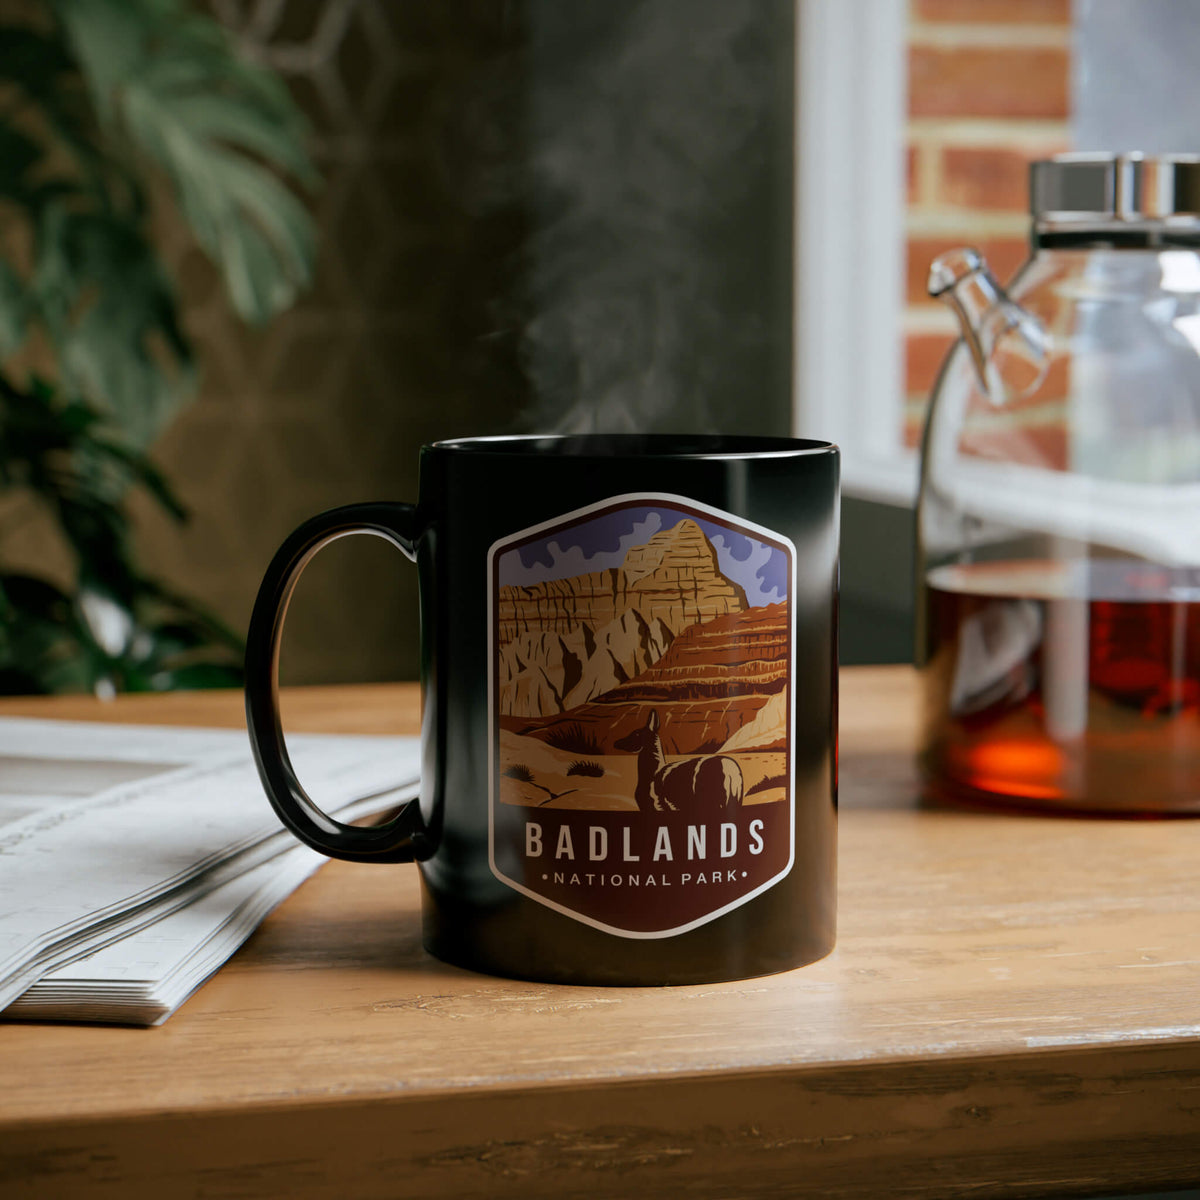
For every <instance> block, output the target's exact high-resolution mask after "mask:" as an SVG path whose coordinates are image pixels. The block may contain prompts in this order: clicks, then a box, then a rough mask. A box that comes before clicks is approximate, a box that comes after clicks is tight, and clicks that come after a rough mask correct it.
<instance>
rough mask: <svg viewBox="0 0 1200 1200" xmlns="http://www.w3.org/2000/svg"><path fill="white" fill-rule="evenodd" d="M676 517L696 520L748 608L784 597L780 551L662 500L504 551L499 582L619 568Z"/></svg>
mask: <svg viewBox="0 0 1200 1200" xmlns="http://www.w3.org/2000/svg"><path fill="white" fill-rule="evenodd" d="M680 521H695V523H696V524H697V525H699V526H700V528H701V529H702V530H704V535H705V537H707V538H708V540H709V541H710V542H711V543H712V545H713V549H714V550H716V552H717V564H718V566H719V567H720V568H721V571H722V573H723V574H724V575H725V576H726V578H728V579H732V580H733V581H734V582H735V583H737V584H740V585H741V587H742V589H743V590H744V591H745V593H746V600H747V601H748V603H749V604H750V606H751V608H760V607H762V606H763V605H765V604H777V603H778V602H779V601H780V600H783V599H784V598H785V597H786V596H787V586H788V564H787V556H786V555H785V554H784V552H783V551H782V550H780V549H778V548H776V547H774V546H768V545H766V544H765V543H763V542H760V541H758V540H757V539H756V538H753V537H750V536H748V535H747V534H743V533H738V532H736V531H734V530H732V529H728V528H726V527H725V526H724V525H722V524H720V523H719V522H716V521H711V520H708V519H706V518H704V517H695V516H693V515H692V514H691V513H685V512H681V511H679V509H676V508H671V507H670V506H669V505H663V504H646V505H634V506H633V507H630V508H622V509H618V510H617V511H616V512H609V513H604V514H602V515H601V516H598V517H593V518H592V519H591V520H587V519H585V520H583V521H581V522H580V523H579V524H577V525H572V526H569V527H568V528H565V529H557V530H555V531H554V532H553V533H551V534H550V535H548V536H547V537H545V538H540V539H538V540H535V541H532V542H527V543H526V544H525V545H524V546H521V547H520V548H519V549H515V550H508V551H505V553H503V554H502V555H501V556H500V586H501V587H510V586H527V585H529V584H531V583H542V582H544V581H545V580H547V579H565V578H567V577H569V576H571V575H582V574H584V573H586V572H588V571H602V570H606V569H608V568H610V567H619V566H620V565H621V564H622V563H623V562H624V561H625V555H626V553H628V551H629V550H630V549H631V547H633V546H640V545H642V543H643V542H646V541H648V540H649V539H650V538H651V537H653V535H654V534H656V533H657V532H658V531H659V530H660V529H673V528H674V527H675V526H676V525H678V524H679V522H680Z"/></svg>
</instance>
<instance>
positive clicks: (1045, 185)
mask: <svg viewBox="0 0 1200 1200" xmlns="http://www.w3.org/2000/svg"><path fill="white" fill-rule="evenodd" d="M1029 209H1030V212H1031V213H1032V215H1033V219H1034V222H1035V224H1046V223H1053V224H1059V223H1063V224H1071V225H1076V226H1079V225H1097V224H1099V225H1110V224H1111V223H1113V222H1121V223H1126V222H1128V223H1133V224H1137V223H1143V222H1157V221H1170V220H1171V218H1184V219H1185V220H1187V221H1189V222H1190V221H1194V220H1196V219H1198V218H1200V155H1194V154H1159V155H1146V154H1138V153H1129V154H1059V155H1056V156H1055V157H1054V158H1048V159H1042V160H1040V161H1038V162H1035V163H1031V164H1030V169H1029Z"/></svg>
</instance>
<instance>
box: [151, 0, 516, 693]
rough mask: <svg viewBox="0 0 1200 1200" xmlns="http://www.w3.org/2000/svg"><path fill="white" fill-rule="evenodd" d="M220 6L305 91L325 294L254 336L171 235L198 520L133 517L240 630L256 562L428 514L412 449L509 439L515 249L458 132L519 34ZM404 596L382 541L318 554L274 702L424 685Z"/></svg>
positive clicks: (464, 25) (185, 465)
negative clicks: (293, 547)
mask: <svg viewBox="0 0 1200 1200" xmlns="http://www.w3.org/2000/svg"><path fill="white" fill-rule="evenodd" d="M211 8H212V11H213V12H214V13H215V14H216V15H217V16H218V17H219V18H220V19H221V20H222V21H223V22H224V23H225V24H226V25H227V26H228V27H229V28H230V29H232V30H233V31H234V32H235V34H236V35H237V36H238V38H239V39H240V40H241V42H242V44H243V46H244V47H245V49H246V50H247V52H248V53H250V54H251V55H253V56H255V57H258V58H259V59H261V60H263V61H265V62H267V63H269V64H271V65H272V66H273V67H275V68H276V69H277V70H278V71H280V73H281V74H282V75H283V76H284V78H285V79H286V80H287V81H288V83H289V85H290V86H291V87H292V88H293V89H294V93H295V95H296V97H297V99H298V100H299V102H300V103H301V105H302V107H303V108H304V110H305V112H306V113H307V114H308V116H309V119H310V121H311V123H312V127H313V137H314V146H315V153H316V158H317V162H318V166H319V168H320V170H321V172H322V175H323V178H324V183H323V186H322V187H321V188H320V190H319V191H318V192H317V193H316V195H315V196H313V197H312V205H313V209H314V212H315V214H316V218H317V222H318V227H319V235H320V243H319V244H320V247H321V249H320V260H319V264H318V271H317V279H316V283H315V286H314V288H313V290H312V292H311V293H310V294H309V295H307V296H306V297H305V298H304V300H303V302H302V303H301V304H300V305H299V306H298V307H296V308H295V309H294V310H293V311H291V312H289V313H287V314H286V315H284V316H283V317H281V318H280V319H278V320H277V321H275V322H273V323H271V324H270V325H268V326H267V327H265V328H259V329H247V328H245V327H243V326H241V325H239V324H238V323H237V321H236V320H235V319H234V318H233V317H232V316H231V315H230V314H229V311H228V307H227V305H226V303H225V301H224V298H223V296H222V295H221V292H220V288H219V286H218V282H217V280H216V278H215V275H214V273H213V272H212V270H211V268H210V267H209V266H208V264H207V263H206V261H205V260H204V259H203V257H202V256H201V255H200V254H199V253H198V252H197V251H195V250H194V249H192V248H191V247H190V245H189V243H188V240H187V238H186V236H185V235H184V233H183V231H182V230H180V229H177V228H173V227H168V228H165V229H164V230H163V237H164V239H165V241H166V244H167V247H168V257H169V259H170V261H171V263H172V266H173V268H174V271H175V273H176V276H177V278H178V279H179V281H180V286H181V291H182V295H183V298H184V301H185V310H186V320H187V325H188V328H189V330H190V331H191V333H192V335H193V337H194V338H195V341H196V345H197V350H198V352H199V357H200V361H201V363H202V364H203V384H202V388H201V392H200V395H199V399H198V400H197V402H196V403H195V404H194V405H193V406H192V407H191V408H189V409H188V410H187V411H186V412H184V413H183V414H182V415H181V416H180V418H179V419H178V420H177V421H176V422H175V424H174V425H173V426H172V427H171V428H170V429H169V430H168V431H167V432H166V434H165V435H164V436H163V437H162V439H161V440H160V442H159V443H158V445H157V446H156V448H155V449H156V454H157V456H158V458H159V460H160V461H161V463H162V464H163V466H164V468H165V469H166V471H167V473H168V475H169V477H170V478H172V479H173V480H174V481H176V483H177V486H178V488H179V490H180V492H181V494H182V496H183V497H184V500H185V502H186V503H187V504H188V505H189V507H190V509H191V511H192V520H191V521H190V523H189V524H188V526H187V527H185V528H184V529H183V531H182V532H180V531H179V530H178V529H177V528H176V527H175V526H173V525H170V524H168V523H167V522H166V521H165V520H163V519H161V518H160V517H158V516H157V515H156V514H154V513H152V512H150V511H148V510H145V509H143V510H141V511H140V514H139V515H140V523H141V532H142V543H141V544H142V547H143V552H144V555H145V557H146V559H147V562H148V565H150V566H151V567H152V568H153V569H155V570H156V571H158V572H159V573H161V574H163V575H164V576H166V577H167V578H169V579H171V580H172V581H173V582H174V583H176V584H177V585H179V586H181V587H184V588H186V589H188V590H190V591H191V592H192V593H194V594H196V595H198V596H200V597H202V598H203V599H205V600H206V601H208V602H209V603H210V604H211V605H213V606H214V607H215V608H216V609H217V610H218V611H219V612H220V613H222V614H223V615H224V616H225V617H226V619H228V620H229V621H230V622H231V623H232V624H234V625H235V626H237V627H239V628H244V627H245V623H246V620H247V618H248V614H249V609H250V605H251V603H252V600H253V593H254V589H255V587H256V585H257V581H258V578H259V576H260V574H261V571H262V569H263V567H264V566H265V564H266V562H267V559H268V558H269V556H270V554H271V552H272V551H273V549H274V548H275V546H276V545H277V544H278V543H279V542H280V540H281V539H282V538H283V537H284V536H285V535H286V533H287V532H288V531H289V530H290V529H291V528H292V527H293V526H294V525H296V524H297V523H298V522H299V521H300V520H302V519H303V518H304V517H305V516H307V515H309V514H311V513H313V512H316V511H317V510H319V509H322V508H325V507H328V506H332V505H335V504H342V503H349V502H353V501H358V500H366V499H379V498H394V499H413V498H415V491H416V465H417V449H418V447H419V446H420V445H421V444H422V443H423V442H426V441H430V440H434V439H437V438H439V437H446V436H452V435H462V434H470V433H483V432H494V431H499V430H504V429H507V428H509V427H511V425H512V423H513V419H514V417H515V415H516V414H517V412H518V411H519V409H520V407H521V393H520V376H519V373H518V372H517V371H516V370H515V367H514V365H513V362H512V357H513V356H512V353H511V352H510V350H509V349H508V347H507V345H506V339H505V337H504V336H503V334H502V332H498V329H499V327H498V325H497V321H498V317H497V311H498V307H497V305H498V301H497V297H498V296H501V295H503V294H504V292H505V290H506V289H505V286H504V281H503V278H502V276H503V273H504V271H505V270H506V269H507V268H506V266H505V264H506V262H507V261H508V260H509V259H510V258H511V255H510V252H509V247H508V245H507V244H506V241H505V238H506V236H509V235H507V234H506V233H505V231H504V224H503V213H502V212H500V213H497V210H496V207H495V206H492V209H491V210H490V212H489V217H490V218H491V219H490V220H488V221H482V222H481V221H480V220H479V219H478V217H479V214H478V213H477V212H475V211H473V209H472V204H471V203H469V202H468V200H467V199H465V197H468V196H469V195H470V190H469V188H464V186H463V177H462V172H463V167H462V166H461V164H462V163H464V162H466V163H471V164H473V166H472V169H479V167H480V164H483V165H484V166H486V164H487V162H488V160H489V157H490V156H494V155H495V154H496V153H497V151H498V150H499V149H502V148H500V147H496V146H495V145H492V144H491V142H490V141H489V139H490V138H491V134H490V131H489V130H488V129H487V128H483V129H480V130H477V131H471V130H467V131H466V133H464V131H463V129H462V128H460V127H459V125H460V121H459V118H460V115H461V114H462V113H463V112H464V111H468V110H470V108H471V106H472V105H474V104H476V103H477V100H476V97H477V89H478V88H479V87H481V86H484V85H485V84H486V81H487V80H488V79H489V77H491V76H492V75H494V74H495V72H497V71H504V70H506V69H507V64H508V60H509V58H510V57H511V55H512V54H513V53H514V52H515V49H516V48H517V47H518V46H519V44H520V39H521V34H522V31H521V28H520V25H519V22H517V21H516V20H515V19H513V18H512V16H511V15H510V14H507V13H506V6H505V5H502V4H501V5H496V4H491V5H482V6H478V11H477V12H476V13H474V14H473V15H472V13H471V12H470V11H469V10H471V8H472V5H470V4H467V5H459V4H455V5H447V4H445V3H443V2H442V0H404V2H403V3H395V2H384V0H292V2H290V3H285V2H283V0H257V2H255V3H248V2H242V0H212V4H211ZM464 16H466V17H471V19H462V18H463V17H464ZM491 116H492V119H493V120H496V121H503V120H504V118H505V114H504V113H503V112H502V111H499V110H497V111H495V112H493V113H492V114H491ZM473 138H474V139H475V140H474V141H473V140H472V139H473ZM491 140H492V141H494V139H491ZM497 216H499V218H500V219H499V220H497V219H496V218H497ZM413 575H414V572H412V569H411V567H410V566H409V565H408V564H407V563H406V562H404V561H403V559H402V558H401V556H400V555H398V554H396V553H395V552H394V551H392V550H390V548H389V547H387V546H386V545H385V544H384V543H382V542H377V541H376V540H375V539H354V540H352V541H351V542H348V543H339V544H337V545H335V546H333V547H330V548H329V549H328V550H327V551H326V552H325V553H324V554H323V555H321V556H319V557H318V558H317V559H316V560H315V561H314V563H313V565H312V566H311V567H310V568H309V570H308V572H306V575H305V579H304V581H303V583H302V584H301V587H300V589H299V592H298V594H297V598H296V601H295V603H294V605H293V608H292V612H291V613H290V615H289V623H288V634H289V636H288V640H287V641H286V643H285V653H284V663H283V669H284V678H285V681H290V682H334V681H342V680H371V679H387V678H413V677H415V676H416V673H417V646H416V632H415V631H416V586H415V579H414V578H413Z"/></svg>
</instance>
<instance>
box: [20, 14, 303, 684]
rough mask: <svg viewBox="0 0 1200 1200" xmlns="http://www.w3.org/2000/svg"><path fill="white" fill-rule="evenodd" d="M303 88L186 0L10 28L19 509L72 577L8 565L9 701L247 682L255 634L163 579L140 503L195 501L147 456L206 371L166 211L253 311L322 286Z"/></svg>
mask: <svg viewBox="0 0 1200 1200" xmlns="http://www.w3.org/2000/svg"><path fill="white" fill-rule="evenodd" d="M304 134H305V130H304V126H303V122H302V120H301V117H300V115H299V113H298V111H297V109H296V107H295V105H294V104H293V102H292V101H291V98H290V96H289V95H288V92H287V90H286V88H285V86H284V85H283V83H282V81H281V80H279V79H278V78H277V77H276V76H275V75H273V74H272V73H271V72H270V71H269V70H267V69H266V68H264V67H262V66H259V65H256V64H253V63H250V62H248V61H245V60H244V59H243V58H241V57H240V56H239V55H238V53H237V51H236V48H235V47H234V45H233V43H232V41H231V39H230V37H229V36H228V34H227V33H226V31H225V30H224V29H223V28H222V27H221V26H220V25H219V24H218V23H217V22H216V21H214V20H212V19H211V18H209V17H206V16H204V15H201V14H199V13H196V12H194V11H193V10H192V9H191V7H190V6H189V5H188V4H187V3H185V2H184V0H38V2H36V3H31V4H29V5H26V6H24V7H23V8H22V9H21V10H20V16H19V17H15V18H14V17H10V18H8V24H7V27H5V28H3V29H0V503H7V504H8V505H9V506H11V502H12V500H13V498H14V497H16V496H17V495H18V494H23V495H24V496H25V497H27V498H31V499H32V500H33V501H34V502H36V503H37V504H39V505H41V506H43V507H44V509H45V510H46V511H47V512H48V513H49V514H50V516H51V517H52V519H53V524H54V528H55V530H56V533H57V536H58V537H60V538H61V539H62V542H63V544H64V545H65V546H66V548H67V549H68V550H69V553H70V559H71V561H72V563H73V568H72V573H71V578H70V579H69V580H67V581H63V580H61V579H59V580H55V579H52V578H49V577H48V576H47V575H43V574H30V573H27V572H18V571H15V570H8V569H6V568H5V565H4V547H3V540H2V527H0V692H3V691H7V692H45V691H62V690H92V691H96V692H99V693H106V692H112V691H114V690H122V689H131V690H133V689H137V690H145V689H162V688H171V687H195V686H205V685H221V684H232V683H236V682H237V681H238V680H239V678H240V670H241V641H240V638H239V637H238V636H237V635H236V634H234V633H233V632H232V631H230V630H229V629H227V628H226V627H225V626H224V625H223V624H222V623H221V622H220V621H218V620H217V619H216V618H215V617H213V616H212V615H211V614H209V613H207V612H205V611H204V610H203V609H202V608H201V607H200V606H199V605H197V604H196V603H194V602H193V601H191V600H190V599H188V598H187V597H185V596H182V595H180V594H178V593H177V592H176V591H175V590H174V589H172V588H171V587H170V586H169V585H168V584H166V583H164V582H162V581H160V580H157V579H154V578H152V577H150V576H149V575H147V574H146V573H145V572H144V571H143V570H142V569H141V568H140V567H139V565H138V562H137V557H136V554H135V553H134V549H133V546H132V538H131V529H130V521H129V516H128V511H127V501H128V497H129V495H130V493H131V492H132V491H133V490H135V489H143V490H145V491H146V492H148V493H149V494H150V495H151V496H153V497H154V499H155V500H156V501H157V503H158V504H160V505H161V506H162V507H163V508H164V509H166V510H167V511H168V512H169V513H171V514H172V515H173V516H175V517H177V518H179V519H182V518H183V516H184V512H183V509H182V507H181V506H180V504H179V502H178V501H177V499H176V498H175V496H174V495H173V494H172V492H171V489H170V487H169V486H168V483H167V481H166V480H165V479H164V478H163V476H162V475H161V473H160V472H159V471H158V470H157V469H156V468H155V466H154V465H153V463H152V462H151V460H150V458H149V456H148V454H147V448H148V447H149V445H150V444H151V442H152V440H153V438H154V437H155V435H156V434H157V433H159V432H160V431H161V430H162V429H163V427H164V426H165V424H166V423H167V422H169V421H170V420H171V419H172V417H173V416H174V415H175V414H176V413H177V412H178V411H179V409H180V408H181V407H182V406H183V405H184V404H185V403H187V401H188V400H189V399H190V398H191V396H192V395H193V394H194V390H195V382H196V364H195V360H194V355H193V353H192V349H191V346H190V344H189V341H188V337H187V333H186V330H185V329H184V327H183V325H182V323H181V320H180V313H179V303H178V299H177V297H176V294H175V290H174V287H173V284H172V281H171V279H170V278H169V277H168V273H167V271H166V269H165V268H164V265H163V263H162V262H161V261H160V258H159V256H158V254H157V253H156V250H155V245H154V240H153V237H152V232H151V230H152V219H153V217H154V216H155V213H156V209H157V207H158V206H159V205H161V204H167V205H170V206H172V207H173V208H174V209H175V210H176V212H177V213H178V214H179V215H180V216H181V217H182V219H183V220H184V221H185V222H186V224H187V226H188V227H189V228H190V231H191V233H192V235H193V236H194V238H195V240H196V242H197V244H198V245H199V246H200V248H201V249H202V250H203V251H204V253H205V254H206V255H207V256H208V257H209V258H210V259H211V260H212V262H213V263H214V265H215V266H216V267H217V269H218V270H219V272H220V275H221V278H222V280H223V283H224V287H225V291H226V293H227V295H228V299H229V302H230V303H231V304H232V306H233V308H234V309H235V310H236V312H237V313H238V314H239V316H240V317H241V318H243V319H244V320H246V321H249V322H262V321H266V320H269V319H270V318H271V317H273V316H275V315H276V314H278V313H279V312H280V311H282V310H283V309H285V308H287V307H288V306H289V305H290V304H292V303H293V301H294V300H295V298H296V296H297V295H298V293H299V292H300V291H301V290H302V289H303V288H304V287H305V286H306V285H307V283H308V282H309V280H310V277H311V272H312V266H313V260H314V255H315V245H314V231H313V225H312V222H311V219H310V217H309V215H308V212H307V210H306V209H305V207H304V205H303V203H302V201H301V200H300V199H299V198H298V196H297V194H296V191H295V190H294V189H295V187H296V186H297V185H299V186H311V185H312V184H313V183H314V182H315V175H314V171H313V167H312V164H311V162H310V159H309V156H308V154H307V151H306V148H305V136H304Z"/></svg>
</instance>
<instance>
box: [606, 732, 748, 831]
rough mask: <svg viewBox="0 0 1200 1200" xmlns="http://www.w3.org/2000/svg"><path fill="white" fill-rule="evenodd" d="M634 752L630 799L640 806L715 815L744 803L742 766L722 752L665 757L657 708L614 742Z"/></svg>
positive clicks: (623, 748)
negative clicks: (634, 782) (634, 784)
mask: <svg viewBox="0 0 1200 1200" xmlns="http://www.w3.org/2000/svg"><path fill="white" fill-rule="evenodd" d="M615 745H616V748H617V749H618V750H628V751H632V752H634V753H636V754H637V756H638V764H637V768H638V776H637V790H636V791H635V792H634V799H635V800H636V801H637V806H638V808H639V809H641V811H642V812H677V811H680V810H682V811H684V812H691V813H695V814H696V815H698V816H717V815H719V814H720V813H721V812H723V811H725V810H727V809H735V808H740V807H741V803H742V790H743V782H742V768H741V767H739V766H738V764H737V763H736V762H735V761H734V760H733V759H732V758H730V757H729V756H728V755H726V754H701V755H697V756H695V757H693V758H685V759H682V760H681V761H679V762H673V763H668V762H667V759H666V755H664V754H663V746H662V738H660V737H659V736H658V712H657V710H655V709H651V710H650V715H649V717H647V718H646V724H645V725H644V726H643V727H642V728H641V729H635V730H634V731H633V732H632V733H628V734H626V735H625V737H623V738H620V739H619V740H618V741H617V742H616V743H615Z"/></svg>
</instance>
